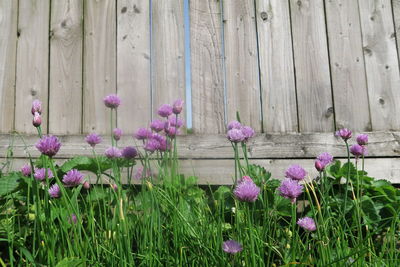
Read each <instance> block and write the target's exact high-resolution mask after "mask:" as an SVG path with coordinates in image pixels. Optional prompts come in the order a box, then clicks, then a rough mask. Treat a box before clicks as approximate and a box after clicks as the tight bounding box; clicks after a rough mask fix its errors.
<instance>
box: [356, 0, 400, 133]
mask: <svg viewBox="0 0 400 267" xmlns="http://www.w3.org/2000/svg"><path fill="white" fill-rule="evenodd" d="M358 3H359V8H360V16H361V28H362V36H363V46H364V58H365V67H366V72H367V82H368V96H369V102H370V109H371V120H372V129H373V130H397V129H400V116H399V114H400V105H399V103H398V99H400V90H399V88H400V76H399V65H398V62H399V61H398V57H397V51H396V40H395V33H394V26H393V16H392V10H391V4H390V0H362V1H359V2H358Z"/></svg>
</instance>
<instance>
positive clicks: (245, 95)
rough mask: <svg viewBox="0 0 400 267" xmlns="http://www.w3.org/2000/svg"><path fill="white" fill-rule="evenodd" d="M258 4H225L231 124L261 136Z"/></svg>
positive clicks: (227, 81) (227, 83)
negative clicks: (238, 116) (234, 123)
mask: <svg viewBox="0 0 400 267" xmlns="http://www.w3.org/2000/svg"><path fill="white" fill-rule="evenodd" d="M254 8H255V7H254V1H229V0H224V1H223V12H224V13H223V21H224V51H225V72H226V81H225V83H226V112H227V114H226V116H227V121H228V122H229V121H232V120H236V112H237V111H238V112H239V113H240V118H241V121H242V122H243V123H244V124H246V125H249V126H251V127H253V128H254V130H255V131H256V132H261V100H260V82H259V77H258V52H257V33H256V21H255V16H254V14H255V13H254Z"/></svg>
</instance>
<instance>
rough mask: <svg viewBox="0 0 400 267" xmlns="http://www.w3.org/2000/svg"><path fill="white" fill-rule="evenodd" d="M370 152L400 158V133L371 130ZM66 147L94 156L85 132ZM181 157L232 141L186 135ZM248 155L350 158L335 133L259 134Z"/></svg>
mask: <svg viewBox="0 0 400 267" xmlns="http://www.w3.org/2000/svg"><path fill="white" fill-rule="evenodd" d="M368 135H369V144H368V152H369V156H370V157H385V156H387V157H400V132H376V133H368ZM59 137H60V140H61V143H62V147H61V149H60V151H59V153H58V154H57V157H60V158H69V157H73V156H76V155H91V153H92V150H91V147H90V146H89V145H88V144H86V142H85V141H84V136H82V135H62V136H59ZM23 138H24V139H25V142H26V144H27V145H28V147H27V151H28V152H30V153H31V154H32V155H34V156H38V155H39V152H38V151H37V149H36V148H35V146H34V145H35V144H36V142H37V137H36V136H33V135H32V136H23ZM10 140H11V139H10V135H0V155H4V153H5V152H6V149H7V148H8V147H9V145H10ZM177 141H178V142H177V144H178V151H179V153H178V154H179V157H180V158H186V159H188V158H189V159H227V158H233V156H234V155H233V150H232V146H231V144H230V143H229V142H228V141H227V139H226V137H225V135H222V134H221V135H185V136H179V138H178V139H177ZM109 144H111V142H110V137H108V136H103V142H102V143H101V144H98V145H97V146H96V151H97V152H98V153H101V154H102V153H104V151H105V149H106V148H107V147H108V146H109ZM118 144H119V146H121V147H123V146H128V145H134V141H133V140H132V137H131V136H130V135H126V136H124V137H123V138H122V139H121V140H120V141H119V142H118ZM247 148H248V155H249V157H251V158H253V159H262V158H275V159H279V158H315V157H316V156H318V155H319V154H321V153H322V152H329V153H331V154H332V155H333V156H335V157H346V156H347V154H346V147H345V144H344V142H343V141H342V140H341V139H339V138H337V137H335V136H334V134H333V133H312V134H259V135H257V136H256V137H254V138H252V139H251V140H250V141H249V143H248V147H247ZM24 149H25V143H24V142H22V141H21V140H20V139H19V138H15V140H14V141H13V153H14V156H15V157H25V156H26V154H25V152H24Z"/></svg>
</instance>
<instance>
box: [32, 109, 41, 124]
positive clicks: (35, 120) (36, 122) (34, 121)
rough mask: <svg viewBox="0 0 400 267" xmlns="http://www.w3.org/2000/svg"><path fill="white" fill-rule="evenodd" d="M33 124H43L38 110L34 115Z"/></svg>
mask: <svg viewBox="0 0 400 267" xmlns="http://www.w3.org/2000/svg"><path fill="white" fill-rule="evenodd" d="M32 124H33V126H35V127H39V126H40V125H41V124H42V117H41V116H40V114H39V113H38V112H35V115H34V116H33V121H32Z"/></svg>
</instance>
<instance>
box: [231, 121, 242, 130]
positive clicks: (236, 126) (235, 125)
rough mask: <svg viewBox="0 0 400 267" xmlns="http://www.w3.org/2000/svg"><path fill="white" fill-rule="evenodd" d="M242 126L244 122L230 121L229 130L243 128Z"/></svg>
mask: <svg viewBox="0 0 400 267" xmlns="http://www.w3.org/2000/svg"><path fill="white" fill-rule="evenodd" d="M241 128H242V124H241V123H240V122H238V121H231V122H230V123H228V130H231V129H241Z"/></svg>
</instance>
